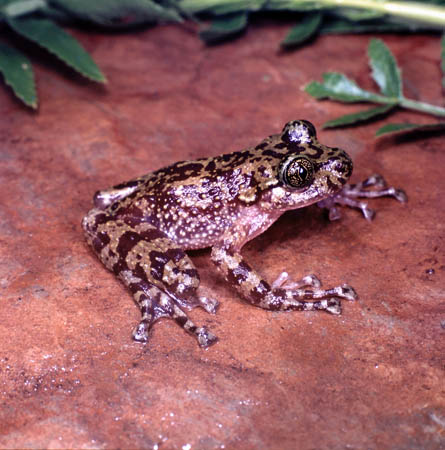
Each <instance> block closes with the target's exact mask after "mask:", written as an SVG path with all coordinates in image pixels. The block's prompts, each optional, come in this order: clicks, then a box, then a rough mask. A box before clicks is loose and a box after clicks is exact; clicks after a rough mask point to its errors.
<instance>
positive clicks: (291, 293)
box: [82, 120, 406, 347]
mask: <svg viewBox="0 0 445 450" xmlns="http://www.w3.org/2000/svg"><path fill="white" fill-rule="evenodd" d="M351 172H352V161H351V159H350V158H349V156H348V155H347V154H346V153H345V152H344V151H343V150H341V149H339V148H331V147H327V146H325V145H322V144H321V143H319V142H318V140H317V138H316V132H315V128H314V126H313V125H312V124H311V123H310V122H307V121H305V120H296V121H291V122H289V123H287V124H286V125H285V127H284V129H283V131H282V132H281V133H279V134H275V135H272V136H269V137H268V138H266V139H264V140H263V141H262V142H261V143H260V144H258V145H257V146H256V147H254V148H248V149H246V150H242V151H237V152H233V153H228V154H224V155H221V156H217V157H211V158H202V159H197V160H195V161H182V162H177V163H175V164H172V165H171V166H168V167H166V168H164V169H160V170H158V171H156V172H153V173H149V174H148V175H144V176H142V177H139V178H136V179H134V180H131V181H128V182H126V183H123V184H119V185H117V186H115V187H113V188H111V189H108V190H104V191H99V192H97V193H96V194H95V196H94V205H95V207H94V208H93V209H92V210H91V211H89V212H88V214H87V215H86V216H85V217H84V219H83V222H82V226H83V229H84V230H85V234H86V238H87V241H88V243H89V244H90V245H91V246H92V248H93V249H94V252H95V253H96V254H97V255H98V257H99V258H100V260H101V261H102V262H103V263H104V265H105V266H106V267H107V268H108V269H109V270H111V271H112V272H114V273H115V275H116V276H117V277H118V278H120V279H121V280H122V282H123V283H124V284H125V285H126V286H127V287H128V288H129V290H130V291H131V292H132V294H133V297H134V300H135V301H136V303H137V305H138V306H139V308H140V310H141V313H142V320H141V322H140V323H139V325H138V326H137V327H136V328H135V330H134V332H133V338H134V339H135V340H136V341H139V342H145V341H147V340H148V333H149V330H150V328H151V326H152V325H153V323H154V322H155V321H157V320H158V319H160V318H162V317H167V318H171V319H174V320H175V321H176V322H177V323H178V324H179V325H180V326H181V327H182V328H184V329H185V330H186V331H188V332H189V333H191V334H193V335H194V336H195V337H196V338H197V340H198V343H199V345H200V346H202V347H207V346H209V345H211V344H213V343H214V342H215V341H216V339H217V338H216V336H215V335H214V334H212V333H211V332H210V331H209V330H207V329H206V328H205V327H199V326H196V325H195V324H194V323H193V322H192V321H191V320H190V318H189V317H188V316H187V314H186V312H185V310H189V309H191V308H193V307H195V306H201V307H203V308H204V309H205V310H206V311H208V312H209V313H214V312H215V311H216V308H217V305H218V302H217V301H215V300H212V299H209V298H207V297H204V296H201V295H199V292H198V286H199V275H198V272H197V271H196V269H195V267H194V265H193V263H192V261H191V260H190V258H189V257H188V256H187V254H186V253H185V250H189V249H198V248H205V247H211V248H212V252H211V259H212V261H213V263H214V264H215V266H216V267H217V268H218V270H219V272H220V273H221V274H222V275H223V276H224V277H225V279H226V280H227V281H228V282H229V283H230V284H231V285H232V286H233V287H234V288H235V289H236V290H237V291H238V293H239V294H240V295H241V296H242V297H243V298H244V299H245V300H247V301H248V302H249V303H251V304H252V305H254V306H258V307H261V308H264V309H268V310H272V311H288V310H302V311H311V310H323V311H327V312H329V313H332V314H340V313H341V308H340V299H342V298H343V299H347V300H355V299H356V298H357V294H356V293H355V291H354V289H353V288H352V287H351V286H349V285H347V284H342V285H340V286H336V287H333V288H330V289H321V287H320V286H321V284H320V281H319V280H318V279H317V278H316V277H315V276H314V275H307V276H305V277H303V278H302V279H301V280H300V281H297V282H292V281H291V280H290V279H289V277H288V274H287V273H286V272H283V273H282V274H281V275H280V276H279V277H278V278H277V280H275V281H274V282H273V283H271V284H269V283H268V282H267V281H265V280H264V279H263V278H262V277H261V276H260V275H259V274H258V273H257V272H256V271H255V270H254V269H253V268H251V267H250V266H249V264H248V263H247V262H246V261H245V260H244V258H243V257H242V256H241V253H240V250H241V248H242V247H243V245H244V244H245V243H246V242H248V241H250V240H251V239H253V238H254V237H256V236H258V235H259V234H260V233H262V232H263V231H265V230H266V229H267V228H268V227H269V226H270V225H271V224H272V223H273V222H275V221H276V220H277V219H278V218H279V217H280V216H281V215H282V214H283V213H284V212H285V211H287V210H290V209H297V208H302V207H304V206H308V205H311V204H313V203H317V202H319V204H320V206H322V207H326V208H328V209H329V211H330V217H331V218H332V219H335V218H338V216H339V213H338V209H337V207H336V204H343V205H348V206H352V207H357V208H360V209H361V210H362V212H363V214H364V215H365V217H366V218H368V219H370V218H372V215H373V213H372V210H370V209H369V208H368V207H367V205H366V204H365V203H362V202H359V201H357V200H356V199H355V198H357V197H361V196H363V197H377V196H383V195H392V196H394V197H395V198H397V199H398V200H400V201H404V200H405V199H406V197H405V194H404V193H403V191H401V190H397V189H394V188H388V187H387V186H386V184H385V183H384V181H383V179H382V178H381V177H378V176H374V177H371V178H369V179H368V180H366V181H365V182H364V183H361V184H359V185H355V186H349V185H346V182H347V180H348V179H349V177H350V175H351ZM371 186H374V187H375V188H376V189H374V190H367V188H369V187H371Z"/></svg>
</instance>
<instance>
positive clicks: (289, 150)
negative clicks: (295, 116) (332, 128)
mask: <svg viewBox="0 0 445 450" xmlns="http://www.w3.org/2000/svg"><path fill="white" fill-rule="evenodd" d="M270 144H271V145H270V147H269V149H271V150H272V149H273V151H274V160H275V161H274V164H273V168H271V169H272V170H273V171H274V172H275V177H276V178H275V183H270V184H269V189H268V190H267V192H265V191H263V204H264V200H265V201H266V204H269V205H270V206H271V207H272V208H274V209H280V210H287V209H296V208H301V207H303V206H307V205H310V204H312V203H315V202H318V201H320V200H323V199H324V198H326V197H329V196H331V195H333V194H335V193H336V192H338V191H339V190H340V189H341V188H342V187H343V186H344V184H345V183H346V182H347V180H348V179H349V177H350V175H351V173H352V161H351V159H350V157H349V156H348V155H347V153H346V152H345V151H343V150H341V149H339V148H333V147H327V146H326V145H323V144H320V143H319V142H318V140H317V135H316V131H315V127H314V126H313V125H312V124H311V123H310V122H308V121H306V120H294V121H291V122H288V123H287V124H286V125H285V126H284V128H283V131H282V132H281V134H277V135H275V136H272V138H271V141H270ZM264 194H265V196H264ZM265 197H266V198H265Z"/></svg>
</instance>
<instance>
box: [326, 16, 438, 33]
mask: <svg viewBox="0 0 445 450" xmlns="http://www.w3.org/2000/svg"><path fill="white" fill-rule="evenodd" d="M436 28H437V27H433V26H431V25H425V24H408V23H406V24H402V23H395V22H385V21H383V20H369V21H363V22H351V21H350V20H345V19H335V20H330V21H328V20H323V24H322V26H321V27H320V33H322V34H343V33H348V34H349V33H392V32H398V33H401V32H404V33H415V32H417V31H430V30H434V29H436Z"/></svg>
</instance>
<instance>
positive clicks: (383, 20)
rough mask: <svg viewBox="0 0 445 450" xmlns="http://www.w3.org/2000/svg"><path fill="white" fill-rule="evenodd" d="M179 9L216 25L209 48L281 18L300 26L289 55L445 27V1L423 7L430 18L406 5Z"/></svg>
mask: <svg viewBox="0 0 445 450" xmlns="http://www.w3.org/2000/svg"><path fill="white" fill-rule="evenodd" d="M390 3H391V5H390ZM410 3H411V5H410ZM178 4H179V5H180V6H181V8H182V10H183V11H187V12H188V13H189V14H193V15H195V16H196V17H202V18H210V19H211V25H210V26H209V27H208V28H205V29H204V30H202V31H201V32H200V37H201V39H203V40H204V42H205V43H206V44H215V43H220V42H222V41H225V40H228V39H231V38H233V37H236V36H238V35H240V34H241V32H243V31H244V30H246V29H247V27H248V25H249V23H250V22H251V21H252V20H254V18H255V17H256V16H257V15H258V14H260V15H269V14H271V13H279V12H281V13H283V15H284V17H285V18H286V19H287V20H290V21H294V22H295V25H294V26H293V27H292V28H291V29H290V30H289V32H288V34H287V35H286V37H285V38H284V39H283V41H282V42H281V46H282V47H283V48H286V49H289V48H293V47H296V46H299V45H302V44H304V43H305V42H307V41H308V40H310V39H313V38H314V37H315V36H316V35H319V34H351V33H353V34H357V33H388V32H395V33H414V32H420V31H436V32H440V31H442V30H443V27H444V24H445V22H444V18H443V17H442V18H439V14H437V17H434V12H435V10H436V8H441V7H444V6H445V0H423V1H422V2H421V3H420V2H419V3H418V4H417V5H418V6H419V5H420V7H421V9H423V10H424V11H425V17H422V15H421V14H419V15H418V16H413V13H412V11H414V8H413V10H411V8H410V6H411V7H414V4H413V3H412V2H409V1H404V0H402V1H396V2H394V1H391V2H389V1H388V0H370V1H369V0H368V1H366V2H363V5H360V1H359V0H351V1H350V0H346V1H345V0H341V1H339V0H244V1H243V0H180V1H179V2H178ZM365 4H366V5H365ZM405 8H406V11H405ZM429 8H431V10H429ZM438 11H439V10H438ZM441 13H442V15H443V14H445V12H444V11H441Z"/></svg>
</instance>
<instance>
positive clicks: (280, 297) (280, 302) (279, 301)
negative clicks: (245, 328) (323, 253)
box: [211, 233, 357, 314]
mask: <svg viewBox="0 0 445 450" xmlns="http://www.w3.org/2000/svg"><path fill="white" fill-rule="evenodd" d="M235 235H236V233H235ZM237 247H238V246H237V245H236V244H232V245H231V244H228V242H227V240H224V239H223V240H222V241H221V242H220V243H219V244H217V245H215V246H214V247H213V248H212V256H211V257H212V261H213V262H214V263H215V265H216V266H217V267H218V269H219V271H220V272H221V273H222V274H223V275H224V277H225V279H226V280H227V281H228V282H229V283H230V284H231V285H233V286H234V287H235V288H236V289H237V291H238V292H239V293H240V295H241V296H242V297H243V298H244V299H246V300H247V301H249V302H250V303H251V304H252V305H254V306H258V307H260V308H263V309H268V310H272V311H278V310H281V311H286V310H299V311H312V310H325V311H327V312H329V313H331V314H340V313H341V306H340V300H339V299H340V298H344V299H347V300H356V299H357V294H356V293H355V291H354V289H353V288H352V287H351V286H349V285H347V284H343V285H341V286H336V287H334V288H331V289H321V288H320V282H319V280H318V278H316V277H315V276H313V275H307V276H306V277H304V278H302V280H301V281H299V282H296V283H291V282H289V280H288V275H287V273H285V272H283V273H282V274H281V275H280V276H279V277H278V279H277V280H276V281H275V282H274V283H272V286H271V285H270V284H269V283H268V282H267V281H265V280H264V279H263V278H261V276H260V275H259V274H258V273H257V272H256V271H255V270H254V269H252V267H250V266H249V264H247V263H246V262H245V261H244V259H243V257H242V256H241V254H240V253H239V251H238V250H237Z"/></svg>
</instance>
